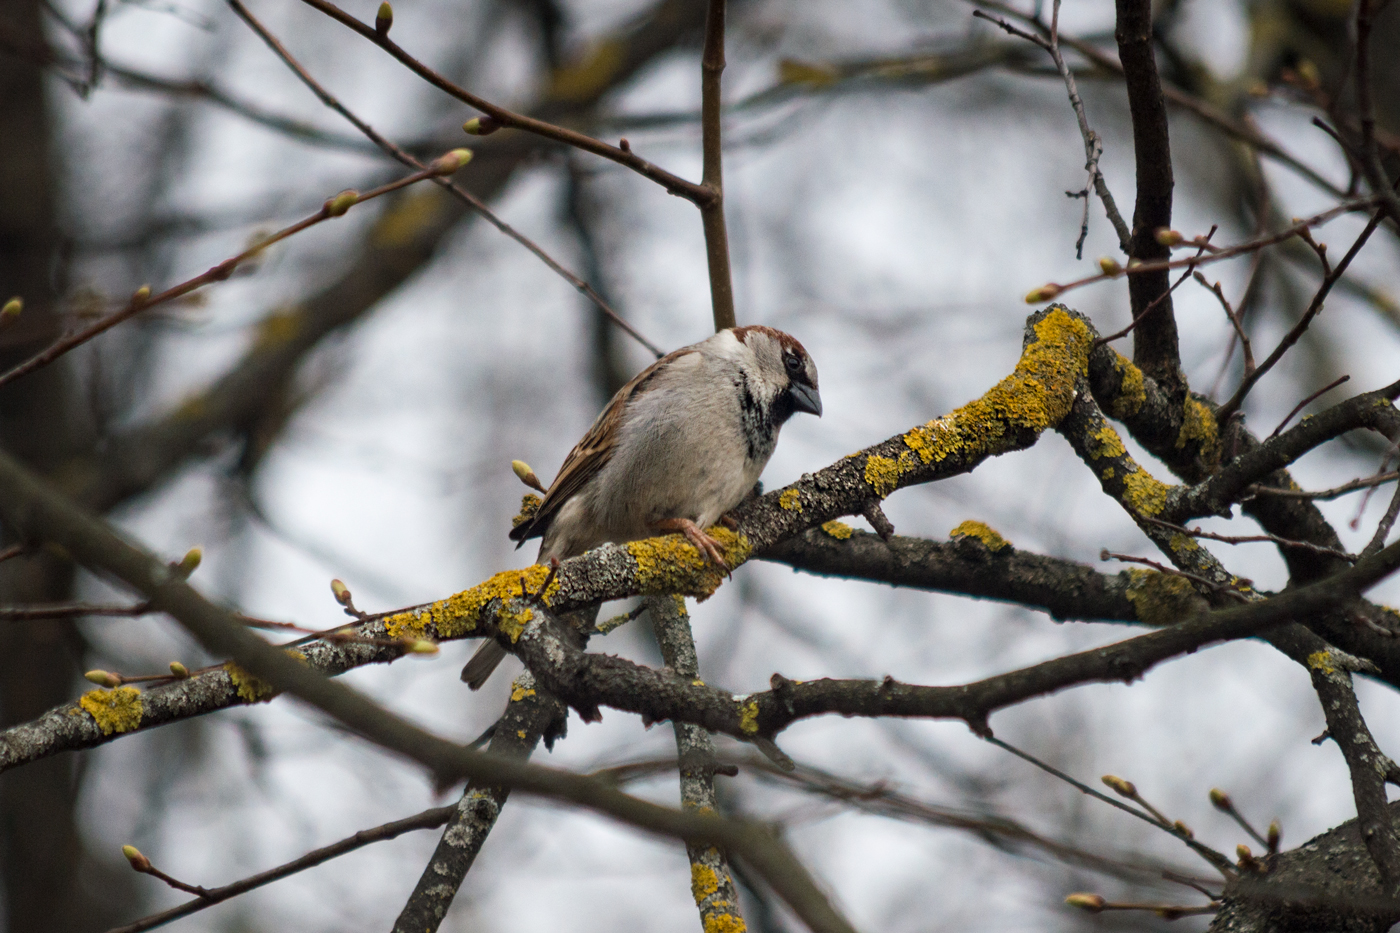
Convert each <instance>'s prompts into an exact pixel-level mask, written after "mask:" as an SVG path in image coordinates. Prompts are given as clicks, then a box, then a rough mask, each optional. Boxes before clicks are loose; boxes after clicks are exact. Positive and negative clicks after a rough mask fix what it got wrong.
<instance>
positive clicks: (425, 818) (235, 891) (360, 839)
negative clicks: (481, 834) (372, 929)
mask: <svg viewBox="0 0 1400 933" xmlns="http://www.w3.org/2000/svg"><path fill="white" fill-rule="evenodd" d="M454 809H456V808H455V807H452V806H446V807H434V808H432V809H431V810H424V811H423V812H422V813H419V814H417V815H416V816H410V817H406V818H404V819H402V820H396V821H394V822H392V823H385V824H384V825H383V826H376V827H375V828H374V829H365V830H361V831H360V832H358V833H355V835H353V836H350V837H348V838H345V839H342V840H340V841H339V842H333V843H331V844H330V845H328V846H323V847H321V848H319V849H314V850H312V851H311V852H308V853H306V854H305V855H303V856H301V857H300V858H297V859H293V860H292V861H290V862H287V863H286V864H285V865H279V866H278V867H276V868H271V869H268V870H267V871H264V872H259V873H258V874H256V875H250V876H249V877H247V878H244V879H243V880H241V881H235V882H233V883H232V884H226V885H224V886H223V887H219V888H208V889H205V892H204V895H203V896H202V897H199V898H197V899H195V900H193V901H186V902H185V903H183V904H181V905H179V906H178V907H172V908H170V909H169V910H163V911H161V912H160V913H158V914H151V915H150V916H149V917H143V918H142V919H140V920H137V921H136V922H134V923H129V924H127V925H125V926H120V927H114V928H112V929H111V930H108V931H107V933H141V931H142V930H152V929H155V928H156V927H159V926H164V925H165V924H167V923H169V922H170V921H172V920H178V919H180V918H181V917H188V916H189V915H190V914H192V913H196V912H197V911H201V910H203V909H204V908H206V907H212V906H214V905H215V904H218V903H221V902H223V901H226V900H228V899H229V898H232V897H237V896H238V895H240V894H244V893H246V892H248V891H252V890H254V889H255V888H260V887H262V886H263V885H265V884H270V883H272V882H274V881H278V880H280V879H282V878H286V877H287V876H289V875H294V874H296V873H297V872H299V871H304V870H306V869H308V868H312V867H314V866H316V865H320V864H321V863H322V862H328V861H330V860H331V859H333V858H338V857H340V856H342V855H345V854H346V853H348V852H353V851H355V850H356V849H360V848H363V847H365V846H367V845H369V844H371V843H374V842H384V841H386V840H389V839H394V838H397V837H398V836H402V835H403V834H404V833H408V832H412V831H414V830H416V829H434V828H436V827H438V826H441V825H442V824H444V823H446V822H447V820H448V819H449V818H450V817H451V816H452V811H453V810H454Z"/></svg>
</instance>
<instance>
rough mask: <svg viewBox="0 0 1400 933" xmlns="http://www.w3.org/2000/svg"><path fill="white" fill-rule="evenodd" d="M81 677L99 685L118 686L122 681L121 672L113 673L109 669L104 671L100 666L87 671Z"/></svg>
mask: <svg viewBox="0 0 1400 933" xmlns="http://www.w3.org/2000/svg"><path fill="white" fill-rule="evenodd" d="M83 678H84V679H85V680H88V681H90V682H92V683H95V684H97V686H99V687H107V688H112V687H120V686H121V685H122V683H123V680H122V675H121V674H113V673H112V672H111V671H104V670H102V669H101V668H98V669H97V670H91V671H88V672H87V673H86V674H84V675H83Z"/></svg>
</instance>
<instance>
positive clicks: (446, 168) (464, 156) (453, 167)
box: [430, 149, 472, 175]
mask: <svg viewBox="0 0 1400 933" xmlns="http://www.w3.org/2000/svg"><path fill="white" fill-rule="evenodd" d="M471 160H472V151H471V150H470V149H453V150H452V151H451V152H445V153H443V154H442V155H440V156H438V157H437V158H436V159H434V160H433V164H432V165H431V166H430V167H431V168H432V170H433V174H434V175H451V174H452V173H453V172H455V171H457V170H458V169H459V168H461V167H462V166H464V165H466V164H467V163H468V162H470V161H471Z"/></svg>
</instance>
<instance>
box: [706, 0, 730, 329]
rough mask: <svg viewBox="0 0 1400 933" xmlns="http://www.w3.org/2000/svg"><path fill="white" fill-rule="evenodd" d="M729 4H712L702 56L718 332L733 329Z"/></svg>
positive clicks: (721, 0)
mask: <svg viewBox="0 0 1400 933" xmlns="http://www.w3.org/2000/svg"><path fill="white" fill-rule="evenodd" d="M724 8H725V0H709V6H708V7H707V9H706V12H705V46H704V49H703V51H702V52H701V54H700V132H701V139H702V143H701V149H702V158H703V163H704V167H703V170H702V174H701V176H700V185H701V187H703V188H704V189H705V190H706V191H708V192H709V193H710V198H709V200H708V202H706V203H703V204H701V203H700V202H699V201H697V202H696V204H697V205H699V207H700V221H701V224H702V225H703V227H704V230H705V258H706V260H707V263H708V265H709V273H710V304H711V306H712V308H713V311H714V319H715V330H716V331H720V330H724V329H725V328H727V327H734V326H735V325H736V324H737V319H736V318H735V315H734V280H733V273H732V271H731V269H730V264H729V232H728V229H727V227H726V226H725V222H724V171H723V164H724V163H723V136H722V125H721V123H722V121H721V117H722V115H723V114H722V110H721V95H720V78H721V76H722V75H723V73H724V12H725V9H724Z"/></svg>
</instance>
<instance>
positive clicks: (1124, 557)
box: [1099, 516, 1248, 602]
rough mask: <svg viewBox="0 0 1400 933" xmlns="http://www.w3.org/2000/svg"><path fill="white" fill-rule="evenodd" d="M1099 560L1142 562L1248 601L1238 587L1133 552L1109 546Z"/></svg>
mask: <svg viewBox="0 0 1400 933" xmlns="http://www.w3.org/2000/svg"><path fill="white" fill-rule="evenodd" d="M1144 517H1146V516H1144ZM1099 560H1116V561H1121V562H1123V563H1125V564H1142V565H1143V566H1144V567H1151V568H1152V569H1153V570H1155V571H1157V572H1158V573H1165V574H1167V575H1168V576H1173V577H1184V578H1185V579H1187V580H1190V581H1192V582H1193V583H1199V584H1200V585H1201V586H1204V587H1206V588H1207V589H1209V590H1211V591H1212V592H1216V593H1225V594H1226V595H1229V596H1233V597H1234V598H1236V599H1238V600H1240V601H1241V602H1247V601H1248V600H1247V598H1246V597H1245V595H1244V594H1243V593H1241V592H1240V591H1239V590H1237V589H1234V588H1233V587H1230V586H1226V585H1223V584H1220V583H1216V582H1215V581H1214V580H1212V579H1210V578H1209V577H1203V576H1201V575H1200V574H1196V573H1191V572H1190V571H1189V570H1178V569H1177V568H1176V567H1170V566H1168V565H1166V564H1163V563H1161V562H1160V561H1155V560H1152V559H1150V558H1147V557H1134V556H1133V555H1132V554H1115V553H1113V552H1112V551H1110V550H1108V549H1107V548H1104V549H1103V550H1101V551H1099Z"/></svg>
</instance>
